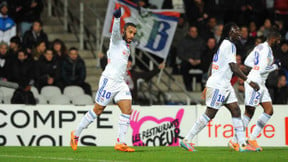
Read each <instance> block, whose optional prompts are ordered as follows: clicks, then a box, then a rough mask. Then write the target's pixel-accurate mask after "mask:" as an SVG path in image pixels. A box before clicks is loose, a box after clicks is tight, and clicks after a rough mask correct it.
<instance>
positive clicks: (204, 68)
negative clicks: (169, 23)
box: [133, 0, 288, 104]
mask: <svg viewBox="0 0 288 162" xmlns="http://www.w3.org/2000/svg"><path fill="white" fill-rule="evenodd" d="M133 1H134V2H136V3H138V5H139V6H140V7H143V8H151V9H156V8H162V9H173V8H174V6H173V5H174V4H175V2H173V1H172V0H163V3H162V5H160V7H159V5H158V6H156V5H155V3H154V1H151V0H150V1H149V0H133ZM183 4H184V9H185V13H183V14H182V15H181V17H180V18H179V22H178V26H177V29H176V33H175V36H174V40H173V42H172V46H171V49H170V54H169V56H168V65H169V66H171V67H172V68H173V74H180V75H182V76H183V83H184V85H185V88H186V90H187V91H195V89H193V86H192V79H193V78H196V81H197V82H198V83H200V84H201V87H202V88H203V87H204V86H205V83H206V80H207V78H208V75H207V72H208V69H209V66H210V63H211V62H212V57H213V55H214V53H215V52H216V50H217V45H218V43H219V40H220V37H221V34H222V29H223V26H224V24H225V23H227V22H235V23H236V24H237V25H238V26H239V27H240V29H241V34H242V35H241V40H240V41H239V42H237V44H236V48H237V62H238V64H239V66H243V62H244V60H245V58H246V56H247V55H248V54H249V52H250V51H251V50H252V49H253V48H254V47H255V46H256V45H257V44H259V43H262V42H264V41H265V40H266V36H267V34H268V32H269V31H270V30H271V29H272V28H274V29H275V28H276V29H278V31H279V32H280V33H281V35H282V39H281V43H280V44H279V45H278V46H277V47H274V48H273V55H274V57H275V59H279V60H280V61H281V63H282V67H281V69H280V70H277V71H275V72H273V73H271V74H270V76H269V78H268V80H267V87H268V88H269V91H270V94H271V97H272V100H273V103H276V104H287V101H288V95H287V94H288V87H287V85H288V80H287V77H288V62H287V61H288V0H233V1H232V0H183ZM199 70H200V71H201V72H199ZM275 78H277V79H275ZM231 83H232V84H233V85H234V87H235V89H236V91H237V95H238V97H239V98H240V103H241V102H242V103H243V97H244V87H243V81H242V80H240V79H239V78H237V77H236V76H234V77H233V79H232V80H231Z"/></svg>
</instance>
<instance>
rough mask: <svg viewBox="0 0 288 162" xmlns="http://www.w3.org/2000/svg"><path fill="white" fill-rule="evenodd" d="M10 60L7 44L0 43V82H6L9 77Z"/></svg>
mask: <svg viewBox="0 0 288 162" xmlns="http://www.w3.org/2000/svg"><path fill="white" fill-rule="evenodd" d="M11 65H12V60H11V58H10V57H9V55H8V44H7V43H6V42H3V41H2V42H0V80H2V81H7V80H8V78H9V77H10V75H11V71H10V70H11V69H10V66H11Z"/></svg>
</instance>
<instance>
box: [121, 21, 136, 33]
mask: <svg viewBox="0 0 288 162" xmlns="http://www.w3.org/2000/svg"><path fill="white" fill-rule="evenodd" d="M128 26H132V27H134V28H136V25H135V24H134V23H132V22H127V23H126V24H125V25H124V31H126V29H127V28H128Z"/></svg>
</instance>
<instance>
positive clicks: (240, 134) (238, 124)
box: [232, 118, 246, 145]
mask: <svg viewBox="0 0 288 162" xmlns="http://www.w3.org/2000/svg"><path fill="white" fill-rule="evenodd" d="M232 123H233V126H234V131H235V136H236V139H237V140H238V143H239V144H240V145H246V142H245V133H244V126H243V121H242V119H241V118H232Z"/></svg>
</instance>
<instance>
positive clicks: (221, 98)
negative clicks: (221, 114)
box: [217, 94, 225, 102]
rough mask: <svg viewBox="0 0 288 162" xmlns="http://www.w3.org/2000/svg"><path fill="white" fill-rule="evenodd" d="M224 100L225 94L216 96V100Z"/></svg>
mask: <svg viewBox="0 0 288 162" xmlns="http://www.w3.org/2000/svg"><path fill="white" fill-rule="evenodd" d="M224 100H225V96H224V95H221V94H220V95H219V96H218V99H217V101H218V102H224Z"/></svg>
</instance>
